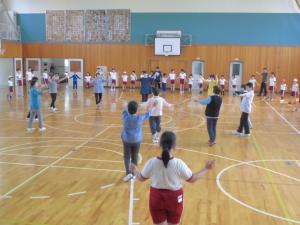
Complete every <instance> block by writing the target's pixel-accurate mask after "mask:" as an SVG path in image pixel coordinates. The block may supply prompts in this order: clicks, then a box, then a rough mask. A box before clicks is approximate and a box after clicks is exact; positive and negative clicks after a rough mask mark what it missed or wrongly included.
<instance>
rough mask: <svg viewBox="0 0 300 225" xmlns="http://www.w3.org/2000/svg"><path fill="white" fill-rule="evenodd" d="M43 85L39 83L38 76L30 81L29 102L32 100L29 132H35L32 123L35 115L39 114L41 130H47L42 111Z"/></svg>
mask: <svg viewBox="0 0 300 225" xmlns="http://www.w3.org/2000/svg"><path fill="white" fill-rule="evenodd" d="M41 87H42V86H40V85H39V83H38V78H37V77H33V78H32V79H31V83H30V91H29V96H30V97H29V102H30V118H29V122H28V128H27V131H28V132H33V131H35V128H32V123H33V119H34V117H35V115H37V117H38V120H39V128H40V131H41V132H42V131H45V130H46V127H44V126H43V118H42V113H41V99H40V98H41V97H40V96H41V95H43V92H42V91H41V89H40V88H41Z"/></svg>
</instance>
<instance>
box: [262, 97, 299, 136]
mask: <svg viewBox="0 0 300 225" xmlns="http://www.w3.org/2000/svg"><path fill="white" fill-rule="evenodd" d="M264 102H265V103H266V104H267V105H268V106H270V108H271V109H272V110H273V111H274V112H275V113H276V114H277V115H278V116H279V117H280V118H281V119H282V120H283V121H284V122H286V123H287V124H288V125H289V126H290V127H291V128H292V129H293V130H294V131H295V132H296V133H297V134H299V135H300V131H299V130H298V129H297V128H296V127H295V126H294V125H293V124H291V123H290V121H288V120H287V119H286V118H285V117H284V116H283V115H282V114H281V113H279V112H278V111H277V110H276V109H275V108H274V107H273V106H272V105H271V104H270V103H269V102H267V101H265V100H264Z"/></svg>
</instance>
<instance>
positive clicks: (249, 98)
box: [233, 83, 254, 137]
mask: <svg viewBox="0 0 300 225" xmlns="http://www.w3.org/2000/svg"><path fill="white" fill-rule="evenodd" d="M246 90H247V92H246V93H244V94H241V95H240V96H241V97H243V99H242V102H241V111H242V115H241V119H240V125H239V128H238V129H237V130H236V131H233V134H234V135H238V136H244V137H249V136H250V128H249V114H250V113H251V111H252V102H253V98H254V91H253V86H252V83H247V85H246ZM243 131H244V132H243Z"/></svg>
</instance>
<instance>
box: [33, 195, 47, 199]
mask: <svg viewBox="0 0 300 225" xmlns="http://www.w3.org/2000/svg"><path fill="white" fill-rule="evenodd" d="M47 198H50V196H46V195H45V196H31V197H30V199H47Z"/></svg>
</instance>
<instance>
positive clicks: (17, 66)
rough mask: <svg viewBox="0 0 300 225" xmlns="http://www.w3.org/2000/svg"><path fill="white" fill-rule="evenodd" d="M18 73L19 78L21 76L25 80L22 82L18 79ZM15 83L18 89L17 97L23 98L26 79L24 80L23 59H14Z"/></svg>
mask: <svg viewBox="0 0 300 225" xmlns="http://www.w3.org/2000/svg"><path fill="white" fill-rule="evenodd" d="M18 73H19V76H20V75H21V76H22V77H23V79H21V80H19V79H18ZM18 80H19V81H18ZM14 82H15V87H16V88H15V90H16V96H23V93H24V82H25V79H24V72H23V60H22V58H14Z"/></svg>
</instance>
